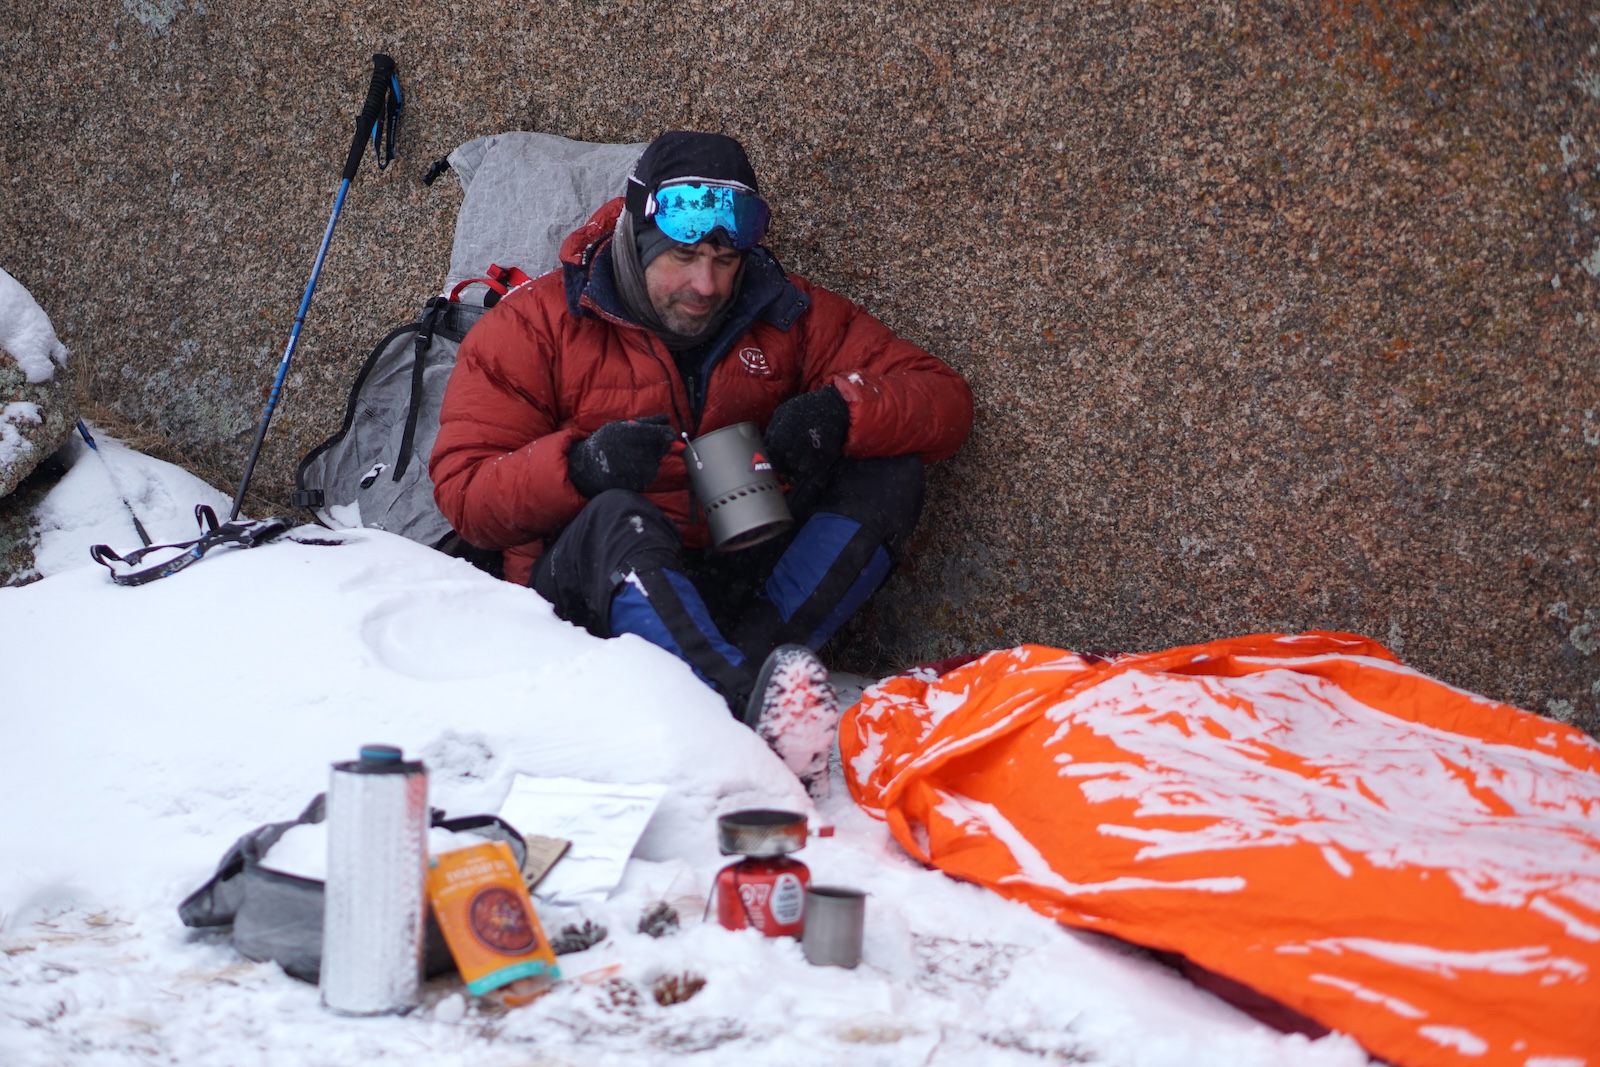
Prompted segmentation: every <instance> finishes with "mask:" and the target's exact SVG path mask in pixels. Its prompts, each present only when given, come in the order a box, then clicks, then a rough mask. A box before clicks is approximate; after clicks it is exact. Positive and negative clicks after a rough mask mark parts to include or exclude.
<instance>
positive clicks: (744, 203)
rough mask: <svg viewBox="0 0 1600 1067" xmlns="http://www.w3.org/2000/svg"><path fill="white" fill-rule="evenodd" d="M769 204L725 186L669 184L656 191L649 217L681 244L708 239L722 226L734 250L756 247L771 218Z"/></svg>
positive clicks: (663, 231) (747, 193)
mask: <svg viewBox="0 0 1600 1067" xmlns="http://www.w3.org/2000/svg"><path fill="white" fill-rule="evenodd" d="M771 217H772V215H771V212H770V211H769V210H768V209H767V202H766V201H765V200H763V199H761V198H760V197H759V196H757V195H756V194H755V193H750V192H745V191H744V190H743V189H731V188H729V187H728V186H725V185H698V184H690V185H666V186H663V187H661V188H660V189H657V190H656V195H655V212H654V213H653V214H652V215H651V216H650V219H651V221H653V222H654V223H655V224H656V225H657V226H659V227H660V228H661V232H662V233H664V234H666V235H667V236H668V237H670V238H672V239H673V240H674V241H677V242H679V243H681V244H686V245H692V244H695V243H697V242H700V241H703V240H705V239H706V238H707V237H709V236H710V235H711V233H712V231H714V230H716V229H717V228H718V227H721V228H722V230H723V231H724V232H725V233H727V235H728V240H729V241H730V242H731V243H732V244H733V247H735V248H737V249H740V250H741V251H742V250H744V249H748V248H754V247H755V246H756V245H758V244H760V243H761V238H762V237H764V236H766V233H767V222H768V221H769V220H770V219H771Z"/></svg>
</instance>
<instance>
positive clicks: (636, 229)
mask: <svg viewBox="0 0 1600 1067" xmlns="http://www.w3.org/2000/svg"><path fill="white" fill-rule="evenodd" d="M677 243H678V242H676V241H674V240H673V239H672V238H670V237H668V236H667V235H666V234H664V233H662V232H661V227H659V226H657V225H656V224H655V223H653V222H635V223H634V224H633V244H634V247H635V248H637V249H638V250H639V266H641V267H648V266H649V265H650V261H651V260H653V259H655V258H656V257H657V256H659V255H660V254H661V253H663V252H665V251H666V250H667V249H669V248H671V247H672V246H673V245H675V244H677Z"/></svg>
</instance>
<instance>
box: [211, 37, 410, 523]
mask: <svg viewBox="0 0 1600 1067" xmlns="http://www.w3.org/2000/svg"><path fill="white" fill-rule="evenodd" d="M399 118H400V79H399V78H398V77H397V76H396V75H395V69H394V60H393V59H390V58H389V57H388V56H386V55H384V54H382V53H381V52H380V53H378V54H377V55H374V56H373V57H372V82H371V84H370V85H368V86H367V99H366V102H365V103H364V104H362V105H361V114H360V115H359V116H357V117H356V136H355V140H353V141H351V142H350V154H349V155H348V156H346V157H345V161H344V175H343V179H344V180H343V181H341V182H340V183H339V195H338V196H336V197H335V198H334V201H333V214H332V215H331V216H330V217H329V218H328V228H327V230H326V231H324V232H323V234H322V247H320V248H318V249H317V262H316V264H315V265H314V266H313V267H312V268H311V278H310V279H309V280H308V281H307V282H306V291H305V295H304V296H302V297H301V298H300V313H299V314H298V315H296V316H295V319H294V328H293V329H291V330H290V331H289V343H288V344H287V345H285V346H284V349H283V359H282V361H281V362H279V364H278V376H277V377H276V378H275V379H273V382H272V393H271V394H270V395H269V396H268V397H267V407H266V410H265V411H263V412H262V413H261V425H260V426H258V427H257V428H256V443H255V445H254V446H253V447H252V448H251V449H250V458H249V459H248V460H247V461H246V462H245V465H244V477H243V478H241V479H240V480H239V491H238V492H237V493H235V494H234V497H233V510H232V511H230V512H229V513H228V521H230V522H232V521H233V520H234V519H237V518H238V517H239V508H240V507H242V506H243V504H244V492H245V489H246V488H248V487H249V485H250V475H251V474H253V473H254V472H255V469H256V460H257V459H258V458H259V457H260V455H261V442H263V441H265V440H266V438H267V423H269V422H271V421H272V412H273V409H274V408H276V407H277V406H278V394H279V393H281V392H282V391H283V379H284V377H285V376H286V375H288V373H289V360H291V359H292V358H294V348H295V345H296V344H298V343H299V341H300V328H301V327H302V326H304V325H305V321H306V311H307V310H308V309H309V308H310V307H311V294H312V293H314V292H316V291H317V278H318V276H319V275H321V274H322V261H323V260H324V259H326V258H327V256H328V244H329V242H331V241H332V240H333V227H334V225H335V224H336V223H337V222H338V221H339V212H340V210H342V209H343V208H344V198H345V196H346V194H348V193H349V192H350V180H351V179H352V178H354V177H355V176H356V171H357V170H358V169H359V168H360V166H361V156H362V154H363V153H364V152H365V151H366V143H367V141H368V139H371V141H372V144H373V150H374V151H375V152H376V151H377V147H378V141H379V139H380V132H379V131H380V129H381V127H380V123H381V122H382V121H383V120H387V121H388V127H389V129H388V146H387V147H388V154H389V159H393V158H394V137H395V132H394V128H395V125H396V124H397V123H398V122H399ZM387 165H388V160H385V159H384V158H383V157H382V156H381V155H380V156H379V157H378V169H379V170H382V169H383V168H384V167H385V166H387Z"/></svg>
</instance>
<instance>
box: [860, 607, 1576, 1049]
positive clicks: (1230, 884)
mask: <svg viewBox="0 0 1600 1067" xmlns="http://www.w3.org/2000/svg"><path fill="white" fill-rule="evenodd" d="M924 673H925V674H926V676H924V677H919V676H918V675H917V673H916V672H913V674H911V675H904V676H899V677H895V678H891V679H888V680H886V681H884V682H882V683H880V684H878V685H876V686H873V687H872V688H870V689H868V690H867V692H866V693H865V694H864V695H863V697H862V699H861V702H860V703H859V704H857V705H856V706H855V707H853V708H852V709H850V711H849V712H848V713H847V714H846V717H845V720H844V722H843V724H842V727H841V730H840V749H841V753H842V755H843V757H844V766H845V776H846V778H847V780H848V781H849V784H850V789H851V792H852V794H853V796H854V797H855V799H856V801H857V802H858V803H859V804H861V805H862V807H864V808H865V809H867V810H868V811H870V812H872V813H874V814H876V815H878V816H880V817H882V818H884V819H886V820H888V823H889V826H890V829H891V831H892V832H893V834H894V836H895V838H896V840H898V841H899V842H900V844H901V845H902V846H903V847H904V848H905V849H906V850H907V851H908V852H910V853H911V854H912V855H914V856H916V857H917V858H919V859H921V860H922V861H923V862H925V863H929V864H932V865H933V866H936V867H938V868H939V869H941V870H943V871H945V872H946V873H948V874H950V875H952V876H954V877H957V878H961V879H964V880H966V881H970V882H974V883H977V884H979V885H983V886H987V887H989V888H991V889H993V890H995V891H996V892H998V893H1001V894H1003V895H1005V896H1007V897H1010V898H1012V899H1014V900H1017V901H1020V902H1022V903H1025V904H1027V905H1028V906H1030V907H1032V908H1034V909H1035V910H1037V911H1039V912H1042V913H1043V914H1045V915H1048V916H1050V917H1052V918H1054V919H1056V920H1058V921H1060V922H1063V923H1066V924H1069V925H1071V926H1076V927H1082V928H1084V929H1089V930H1095V931H1098V932H1101V933H1105V934H1111V935H1114V936H1116V937H1120V938H1122V939H1124V940H1126V941H1130V942H1133V943H1135V944H1138V945H1143V946H1146V947H1148V948H1151V949H1154V950H1157V951H1158V952H1164V953H1177V954H1179V955H1181V956H1183V957H1185V958H1186V959H1188V960H1190V961H1192V962H1193V963H1195V964H1197V965H1198V966H1199V967H1201V968H1203V969H1205V970H1208V971H1211V972H1215V973H1216V974H1219V975H1222V976H1223V977H1224V978H1225V979H1230V980H1232V981H1234V982H1238V983H1241V984H1242V985H1244V986H1246V987H1248V988H1249V989H1251V990H1254V991H1255V992H1257V993H1260V994H1262V995H1264V996H1266V997H1270V998H1272V999H1273V1000H1276V1001H1277V1002H1279V1003H1281V1004H1283V1005H1285V1006H1287V1007H1289V1008H1291V1009H1293V1011H1296V1012H1299V1013H1301V1014H1303V1015H1305V1016H1307V1017H1309V1018H1310V1019H1312V1020H1315V1021H1316V1022H1318V1023H1321V1024H1322V1025H1325V1026H1327V1027H1329V1028H1331V1029H1334V1030H1338V1031H1341V1032H1343V1033H1346V1034H1349V1035H1350V1036H1352V1037H1353V1038H1355V1039H1356V1040H1357V1041H1359V1042H1361V1044H1362V1045H1363V1046H1364V1047H1365V1048H1366V1049H1367V1050H1368V1051H1369V1052H1370V1053H1372V1054H1373V1055H1375V1056H1378V1057H1380V1058H1382V1059H1384V1060H1387V1061H1389V1062H1390V1063H1393V1064H1396V1065H1397V1067H1433V1065H1444V1064H1449V1065H1452V1067H1456V1065H1466V1064H1473V1065H1479V1067H1502V1065H1504V1067H1512V1065H1515V1067H1600V745H1597V744H1596V743H1595V742H1594V741H1593V740H1591V739H1590V738H1588V737H1586V736H1584V735H1583V734H1582V733H1581V732H1579V731H1577V730H1574V729H1572V728H1571V727H1567V726H1563V725H1561V724H1559V723H1555V722H1551V721H1549V720H1547V719H1543V718H1540V717H1538V716H1536V715H1532V714H1529V713H1527V712H1524V711H1521V710H1519V709H1517V708H1513V707H1511V706H1509V705H1505V704H1499V703H1496V702H1494V701H1491V700H1487V699H1485V698H1483V697H1479V696H1475V695H1473V694H1471V693H1467V692H1464V691H1462V690H1459V689H1455V688H1453V687H1451V686H1448V685H1445V684H1444V683H1442V682H1439V681H1436V680H1434V679H1432V678H1429V677H1427V676H1425V675H1422V674H1419V673H1418V672H1416V671H1414V670H1412V669H1410V668H1408V667H1406V666H1404V665H1403V664H1401V663H1400V662H1399V661H1398V660H1396V659H1395V658H1394V656H1392V655H1391V654H1390V653H1389V652H1387V651H1386V650H1385V649H1384V648H1383V647H1382V646H1381V645H1378V644H1377V643H1375V642H1373V641H1369V640H1367V639H1365V638H1361V637H1357V636H1354V635H1350V634H1337V633H1322V632H1313V633H1306V634H1299V635H1292V636H1282V635H1260V636H1251V637H1240V638H1231V639H1227V640H1221V641H1212V642H1208V643H1206V644H1201V645H1190V646H1187V647H1184V648H1176V649H1171V650H1168V651H1164V652H1154V653H1147V654H1139V655H1127V656H1118V657H1115V658H1112V659H1109V660H1107V659H1100V658H1098V657H1094V656H1079V655H1075V654H1073V653H1071V652H1064V651H1062V650H1060V649H1053V648H1043V647H1039V646H1032V645H1029V646H1023V647H1021V648H1015V649H1010V650H1005V651H997V652H991V653H989V654H988V655H985V656H983V657H982V658H980V659H978V660H976V661H975V662H972V663H969V664H967V665H965V666H962V667H958V668H956V669H955V670H953V671H951V672H949V673H947V674H945V675H944V676H943V677H937V678H935V677H933V676H932V675H931V673H927V672H924Z"/></svg>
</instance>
